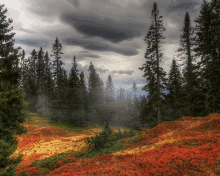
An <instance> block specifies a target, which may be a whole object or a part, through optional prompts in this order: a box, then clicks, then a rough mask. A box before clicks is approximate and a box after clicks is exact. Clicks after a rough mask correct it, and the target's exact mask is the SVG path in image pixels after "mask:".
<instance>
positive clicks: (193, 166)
mask: <svg viewBox="0 0 220 176" xmlns="http://www.w3.org/2000/svg"><path fill="white" fill-rule="evenodd" d="M30 116H31V122H30V124H24V125H25V126H26V127H27V129H28V133H26V134H22V135H21V136H17V140H18V141H19V143H18V148H17V150H16V151H15V152H14V153H13V154H12V155H11V157H13V156H17V155H18V154H19V153H21V154H24V156H23V160H22V162H21V163H20V164H19V165H18V167H17V168H16V173H17V174H19V173H21V172H23V171H25V172H26V173H28V174H29V175H33V176H35V175H46V176H52V175H53V176H54V175H63V176H64V175H65V176H67V175H124V176H125V175H190V176H191V175H195V176H196V175H205V176H206V175H207V176H208V175H209V176H213V175H220V153H219V152H220V131H219V130H220V114H215V113H212V114H209V115H208V116H206V117H182V118H180V119H178V120H176V121H172V122H163V123H161V124H159V125H157V126H155V127H154V128H151V129H142V130H141V132H140V134H137V131H136V134H137V135H136V136H134V137H130V138H125V139H121V140H119V141H116V142H115V143H114V145H112V146H110V147H108V148H105V149H102V150H99V151H94V150H92V149H91V148H90V149H89V148H88V147H87V145H86V144H85V141H86V138H87V137H92V136H95V135H96V134H98V133H100V132H101V131H102V128H93V127H87V128H73V127H70V126H68V125H64V124H61V123H54V122H52V121H50V123H49V121H48V120H47V119H46V118H43V117H40V116H38V115H37V114H30ZM112 129H114V132H116V131H117V128H112ZM123 130H126V129H122V130H121V131H123Z"/></svg>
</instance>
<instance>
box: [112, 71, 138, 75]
mask: <svg viewBox="0 0 220 176" xmlns="http://www.w3.org/2000/svg"><path fill="white" fill-rule="evenodd" d="M111 72H112V73H117V74H126V75H132V73H134V70H113V71H111Z"/></svg>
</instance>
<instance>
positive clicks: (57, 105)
mask: <svg viewBox="0 0 220 176" xmlns="http://www.w3.org/2000/svg"><path fill="white" fill-rule="evenodd" d="M52 46H53V47H52V52H53V54H54V55H51V56H54V57H55V59H54V60H53V62H52V67H53V70H54V72H53V78H54V79H53V80H54V83H55V93H54V95H53V96H51V100H50V105H49V108H50V111H51V113H50V115H51V116H50V118H51V119H53V120H56V121H62V119H65V114H66V105H65V103H64V102H65V101H66V96H65V94H66V91H67V90H66V89H64V87H65V86H64V85H63V84H64V82H65V81H64V82H63V79H65V78H64V77H65V76H64V74H65V73H64V72H63V69H62V65H64V63H63V62H62V61H61V54H63V53H62V52H61V51H62V44H61V43H60V42H59V40H58V37H56V40H55V43H54V44H53V45H52Z"/></svg>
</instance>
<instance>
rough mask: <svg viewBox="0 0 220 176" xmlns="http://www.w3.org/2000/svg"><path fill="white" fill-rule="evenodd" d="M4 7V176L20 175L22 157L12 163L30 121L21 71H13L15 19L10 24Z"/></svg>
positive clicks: (0, 30) (0, 138)
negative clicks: (17, 137)
mask: <svg viewBox="0 0 220 176" xmlns="http://www.w3.org/2000/svg"><path fill="white" fill-rule="evenodd" d="M3 8H4V5H1V4H0V19H1V20H0V70H1V72H0V107H1V111H0V175H2V176H3V175H16V174H15V170H14V168H15V166H16V165H17V164H18V163H20V162H21V160H22V159H21V155H19V157H17V158H12V159H10V158H9V156H10V155H11V154H13V153H14V151H15V150H16V148H17V144H18V141H16V138H15V137H14V136H13V135H14V134H15V133H17V134H19V135H21V134H24V133H26V132H27V129H26V128H25V127H24V126H21V124H22V123H24V122H25V119H26V118H27V117H28V115H27V111H26V104H25V103H23V102H22V99H23V97H24V96H25V93H24V92H23V91H22V90H21V89H20V88H18V86H19V79H20V78H21V75H20V71H19V70H18V69H17V68H16V67H13V66H15V64H14V63H17V61H18V55H16V54H17V53H18V50H19V48H20V47H19V48H18V49H14V39H13V37H14V35H15V33H10V34H9V32H10V31H11V30H12V29H13V27H11V28H9V25H10V24H11V23H12V22H13V20H12V19H8V21H7V20H6V16H5V15H4V14H5V13H6V12H7V9H5V10H3Z"/></svg>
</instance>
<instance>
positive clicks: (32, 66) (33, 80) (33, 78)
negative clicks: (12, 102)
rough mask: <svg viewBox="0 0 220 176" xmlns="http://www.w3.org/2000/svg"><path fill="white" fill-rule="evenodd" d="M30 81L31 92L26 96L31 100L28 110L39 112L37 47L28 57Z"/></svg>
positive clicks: (27, 99) (28, 83) (28, 77)
mask: <svg viewBox="0 0 220 176" xmlns="http://www.w3.org/2000/svg"><path fill="white" fill-rule="evenodd" d="M27 68H28V70H27V71H28V74H27V75H28V76H27V79H28V82H27V85H28V87H29V90H30V91H29V92H28V94H27V96H26V97H25V100H26V101H28V102H29V105H28V110H29V111H31V112H37V109H36V106H35V105H36V104H37V90H38V87H37V71H36V70H37V52H36V50H35V49H33V51H32V52H31V57H30V58H28V66H27Z"/></svg>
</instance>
